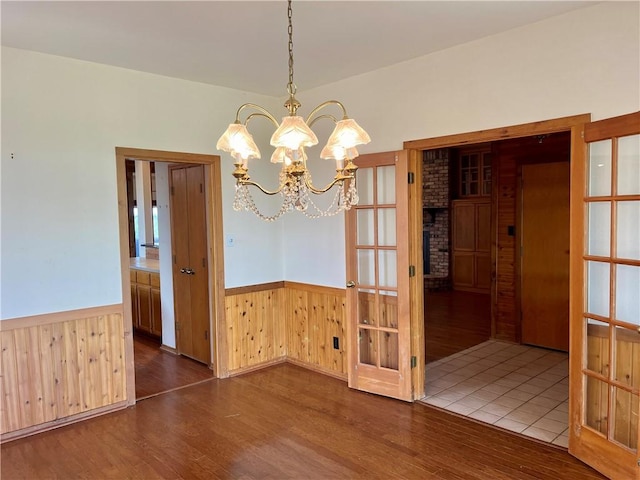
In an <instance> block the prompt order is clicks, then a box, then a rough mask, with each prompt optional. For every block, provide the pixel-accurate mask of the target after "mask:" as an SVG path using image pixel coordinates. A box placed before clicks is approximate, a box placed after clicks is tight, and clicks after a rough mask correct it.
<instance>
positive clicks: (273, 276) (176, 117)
mask: <svg viewBox="0 0 640 480" xmlns="http://www.w3.org/2000/svg"><path fill="white" fill-rule="evenodd" d="M246 101H252V102H257V103H260V104H263V105H266V106H267V107H270V106H271V105H270V104H271V103H273V102H275V99H273V98H271V97H262V96H258V95H253V94H247V93H244V92H240V91H235V90H231V89H227V88H219V87H213V86H210V85H204V84H199V83H195V82H187V81H183V80H177V79H172V78H167V77H161V76H157V75H150V74H145V73H140V72H135V71H131V70H125V69H120V68H114V67H108V66H103V65H98V64H93V63H89V62H82V61H77V60H72V59H66V58H61V57H56V56H51V55H43V54H38V53H33V52H28V51H23V50H17V49H12V48H2V148H1V161H2V163H1V166H2V176H1V182H2V184H1V187H2V188H1V196H2V199H1V208H2V215H1V219H2V232H1V236H2V243H1V248H2V251H1V258H2V272H1V282H2V283H1V287H0V288H1V298H2V304H1V311H0V317H1V318H3V319H6V318H13V317H21V316H26V315H35V314H40V313H49V312H56V311H64V310H72V309H78V308H84V307H92V306H99V305H109V304H115V303H120V302H121V301H122V298H121V297H122V290H121V279H120V257H119V242H118V216H117V215H118V214H117V201H116V173H115V150H114V149H115V147H116V146H122V147H137V148H149V149H157V150H171V151H179V152H194V153H210V154H218V152H217V151H216V150H215V143H216V140H217V138H218V137H219V135H220V134H221V133H222V132H223V131H224V129H225V128H226V127H227V125H228V123H230V122H231V121H232V120H233V117H234V115H235V111H236V109H237V107H238V106H239V104H240V103H244V102H246ZM277 103H280V102H277ZM12 153H13V155H14V158H13V159H12V158H11V154H12ZM222 164H223V172H222V173H223V179H225V180H228V181H225V182H224V183H223V195H224V198H225V202H224V212H223V217H224V218H223V220H224V229H225V231H232V232H234V233H235V234H236V237H237V240H238V246H236V247H235V248H234V249H225V250H226V251H225V275H226V285H227V287H232V286H238V285H244V284H248V283H260V282H270V281H277V280H281V279H282V277H283V273H282V268H283V267H282V265H283V262H282V258H281V254H282V242H281V238H280V232H281V228H282V227H281V226H280V225H279V224H267V223H263V222H260V221H258V220H254V219H253V218H252V216H251V215H250V214H242V213H236V212H233V211H232V207H231V201H230V200H229V199H230V198H231V196H232V192H233V178H232V177H231V171H232V166H231V160H230V159H229V158H225V157H223V162H222ZM240 245H241V246H242V248H239V246H240Z"/></svg>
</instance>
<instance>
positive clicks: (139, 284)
mask: <svg viewBox="0 0 640 480" xmlns="http://www.w3.org/2000/svg"><path fill="white" fill-rule="evenodd" d="M131 313H132V315H133V327H134V328H135V329H136V330H140V331H142V332H146V333H149V334H151V335H155V336H157V337H162V310H161V302H160V274H159V273H156V272H147V271H144V270H137V269H131Z"/></svg>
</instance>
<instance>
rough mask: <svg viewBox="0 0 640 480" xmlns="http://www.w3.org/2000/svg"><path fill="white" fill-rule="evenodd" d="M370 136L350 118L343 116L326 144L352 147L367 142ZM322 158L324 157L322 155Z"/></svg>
mask: <svg viewBox="0 0 640 480" xmlns="http://www.w3.org/2000/svg"><path fill="white" fill-rule="evenodd" d="M370 141H371V138H369V135H368V134H367V132H365V131H364V130H363V129H362V127H360V125H358V124H357V123H356V121H355V120H354V119H352V118H345V119H343V120H340V121H338V122H337V123H336V128H334V129H333V133H331V136H330V137H329V140H327V146H332V145H339V146H341V147H342V148H353V147H355V146H356V145H364V144H366V143H369V142H370ZM323 158H324V157H323Z"/></svg>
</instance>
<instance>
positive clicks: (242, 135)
mask: <svg viewBox="0 0 640 480" xmlns="http://www.w3.org/2000/svg"><path fill="white" fill-rule="evenodd" d="M216 148H217V149H218V150H222V151H224V152H230V153H231V155H232V156H234V157H237V156H240V157H241V158H242V159H243V160H248V159H250V158H260V150H258V146H257V145H256V143H255V142H254V141H253V136H252V135H251V134H250V133H249V131H248V130H247V127H246V126H245V125H242V124H241V123H232V124H230V125H229V126H228V127H227V129H226V130H225V132H224V133H223V134H222V136H221V137H220V139H219V140H218V143H217V144H216Z"/></svg>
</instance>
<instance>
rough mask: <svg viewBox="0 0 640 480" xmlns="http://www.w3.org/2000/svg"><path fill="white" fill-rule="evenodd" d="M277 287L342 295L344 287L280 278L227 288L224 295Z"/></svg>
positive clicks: (261, 290) (229, 295) (242, 293)
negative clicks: (276, 280) (275, 280)
mask: <svg viewBox="0 0 640 480" xmlns="http://www.w3.org/2000/svg"><path fill="white" fill-rule="evenodd" d="M279 288H291V289H295V290H304V291H305V292H314V293H321V294H328V295H344V294H345V289H342V288H338V287H326V286H324V285H312V284H310V283H300V282H290V281H288V280H280V281H278V282H269V283H257V284H255V285H246V286H243V287H233V288H227V289H226V290H225V291H224V293H225V296H227V297H231V296H233V295H244V294H246V293H255V292H263V291H266V290H277V289H279Z"/></svg>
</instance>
